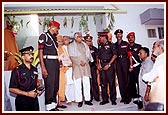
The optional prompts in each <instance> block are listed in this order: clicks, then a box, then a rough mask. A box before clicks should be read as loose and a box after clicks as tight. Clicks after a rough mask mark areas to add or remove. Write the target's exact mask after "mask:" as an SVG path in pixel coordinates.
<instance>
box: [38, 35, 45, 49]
mask: <svg viewBox="0 0 168 115" xmlns="http://www.w3.org/2000/svg"><path fill="white" fill-rule="evenodd" d="M45 41H46V36H45V34H41V35H40V36H39V40H38V49H43V48H44V46H45Z"/></svg>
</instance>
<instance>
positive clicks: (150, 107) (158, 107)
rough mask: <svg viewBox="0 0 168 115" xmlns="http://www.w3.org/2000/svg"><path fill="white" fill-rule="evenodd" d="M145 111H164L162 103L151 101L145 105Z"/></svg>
mask: <svg viewBox="0 0 168 115" xmlns="http://www.w3.org/2000/svg"><path fill="white" fill-rule="evenodd" d="M145 111H164V104H162V103H156V102H151V103H149V104H147V105H146V107H145Z"/></svg>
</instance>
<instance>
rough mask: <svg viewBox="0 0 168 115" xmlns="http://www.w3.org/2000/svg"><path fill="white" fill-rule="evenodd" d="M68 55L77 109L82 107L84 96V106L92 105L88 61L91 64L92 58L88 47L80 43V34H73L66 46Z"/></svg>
mask: <svg viewBox="0 0 168 115" xmlns="http://www.w3.org/2000/svg"><path fill="white" fill-rule="evenodd" d="M68 53H69V56H70V59H71V61H72V71H73V79H74V85H75V101H76V102H78V107H82V105H83V96H84V100H85V104H87V105H93V104H92V103H91V102H90V77H91V73H90V66H89V61H91V62H93V58H92V56H91V54H90V49H89V47H88V46H87V44H86V43H84V42H83V41H82V34H81V33H80V32H76V33H75V34H74V41H73V42H72V43H71V44H70V45H69V46H68ZM82 93H83V95H82Z"/></svg>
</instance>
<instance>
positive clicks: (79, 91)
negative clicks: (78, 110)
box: [74, 76, 90, 102]
mask: <svg viewBox="0 0 168 115" xmlns="http://www.w3.org/2000/svg"><path fill="white" fill-rule="evenodd" d="M74 85H75V101H76V102H82V101H83V95H84V100H85V101H90V78H89V77H88V76H83V77H82V78H78V79H75V80H74Z"/></svg>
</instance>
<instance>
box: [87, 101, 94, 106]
mask: <svg viewBox="0 0 168 115" xmlns="http://www.w3.org/2000/svg"><path fill="white" fill-rule="evenodd" d="M85 104H86V105H93V103H91V102H90V101H85Z"/></svg>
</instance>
